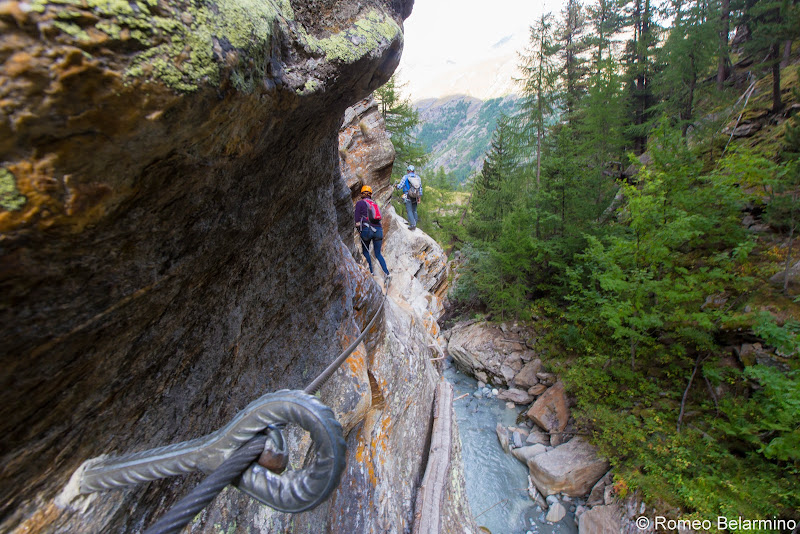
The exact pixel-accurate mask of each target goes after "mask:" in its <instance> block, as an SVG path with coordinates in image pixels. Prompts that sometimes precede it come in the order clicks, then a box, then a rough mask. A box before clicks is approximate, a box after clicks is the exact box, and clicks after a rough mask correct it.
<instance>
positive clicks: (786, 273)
mask: <svg viewBox="0 0 800 534" xmlns="http://www.w3.org/2000/svg"><path fill="white" fill-rule="evenodd" d="M792 204H793V205H796V204H797V193H796V192H795V193H793V194H792ZM789 224H790V227H789V250H788V251H787V252H786V264H785V265H784V267H783V294H784V295H786V296H787V297H788V296H789V266H790V265H791V264H792V245H793V244H794V227H795V217H794V206H793V207H792V210H791V220H790V222H789Z"/></svg>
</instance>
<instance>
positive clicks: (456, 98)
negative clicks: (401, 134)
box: [414, 95, 519, 183]
mask: <svg viewBox="0 0 800 534" xmlns="http://www.w3.org/2000/svg"><path fill="white" fill-rule="evenodd" d="M518 101H519V97H517V96H516V95H508V96H504V97H501V98H493V99H491V100H486V101H482V100H479V99H477V98H473V97H470V96H465V95H453V96H447V97H443V98H438V99H433V98H431V99H427V100H421V101H419V102H416V103H415V104H414V108H415V109H416V110H417V111H418V112H419V114H420V120H421V125H420V126H419V127H418V128H417V130H416V131H415V134H416V136H417V140H419V141H420V142H421V143H422V144H423V146H424V147H425V148H426V150H428V152H430V153H431V159H430V161H429V162H428V164H427V165H426V171H427V172H429V173H430V172H434V171H436V170H438V169H439V168H440V167H442V168H444V170H445V172H448V173H453V174H455V175H456V177H457V179H458V182H459V183H464V182H465V181H467V179H468V178H469V177H470V176H471V175H473V174H475V173H476V172H479V171H480V170H481V168H482V167H483V159H484V157H485V154H486V151H487V150H488V149H489V146H490V145H491V140H492V132H493V131H494V128H495V125H496V124H497V120H498V119H499V118H500V117H501V116H502V115H509V114H511V113H513V112H515V111H516V109H517V105H518Z"/></svg>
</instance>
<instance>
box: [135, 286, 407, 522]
mask: <svg viewBox="0 0 800 534" xmlns="http://www.w3.org/2000/svg"><path fill="white" fill-rule="evenodd" d="M390 280H391V277H389V279H387V283H386V288H385V290H384V294H383V298H382V299H381V303H380V305H379V306H378V309H377V310H375V313H374V314H373V316H372V319H371V320H370V321H369V323H367V326H365V327H364V329H363V330H362V331H361V333H360V334H359V336H358V337H357V338H356V339H355V340H354V341H353V342H352V343H351V344H350V345H349V346H348V347H347V348H346V349H345V350H344V352H342V353H341V354H340V355H339V356H338V357H337V358H336V359H335V360H334V361H333V362H332V363H331V364H330V365H328V367H326V368H325V370H324V371H322V373H320V374H319V375H318V376H317V378H315V379H314V380H313V381H312V382H311V383H310V384H309V385H308V386H306V388H305V389H304V390H303V391H304V392H305V393H308V394H309V395H314V394H316V393H317V391H319V390H320V388H322V386H323V385H324V384H325V382H327V381H328V379H329V378H330V377H331V375H333V373H334V372H336V370H337V369H338V368H339V367H340V366H341V365H342V363H343V362H344V361H345V360H346V359H347V358H348V357H349V356H350V355H351V354H352V353H353V351H355V350H356V347H358V345H359V344H360V343H361V342H362V341H363V340H364V338H365V337H366V335H367V333H368V332H369V330H370V329H371V328H372V325H373V324H375V320H376V319H377V318H378V315H380V312H381V310H382V309H383V305H384V304H385V303H386V299H387V298H388V296H389V287H388V286H389V281H390ZM266 441H267V436H266V435H263V434H260V435H257V436H255V437H254V438H253V439H251V440H250V441H248V442H247V443H246V444H245V445H243V446H242V447H241V448H240V449H239V450H237V451H236V452H235V453H233V454H232V455H231V456H230V457H229V458H228V459H227V460H225V461H224V462H223V463H222V464H221V465H220V466H219V467H218V468H217V469H216V470H215V471H214V472H213V473H211V474H210V475H209V476H208V477H206V478H205V479H204V480H203V481H202V482H201V483H200V484H198V485H197V486H196V487H195V488H194V489H193V490H192V491H191V492H189V494H188V495H186V496H185V497H183V498H182V499H181V500H180V501H178V502H177V503H176V504H175V505H174V506H173V507H172V508H170V510H169V511H168V512H167V513H166V514H164V515H163V516H162V517H161V519H159V520H158V521H156V522H155V523H154V524H153V525H151V526H150V527H149V528H148V529H147V530H146V531H145V532H144V534H177V533H178V532H180V531H181V529H183V527H185V526H186V525H187V524H188V523H189V521H191V520H192V519H193V518H194V517H195V516H196V515H197V514H198V513H200V511H201V510H203V508H205V507H206V506H208V505H209V504H210V503H211V501H213V500H214V498H216V496H217V495H219V493H220V492H221V491H222V490H223V489H225V487H226V486H227V485H228V484H231V483H233V482H234V481H236V480H237V479H238V478H239V477H241V476H242V474H243V473H244V472H245V471H246V470H247V468H248V467H250V465H251V464H252V463H253V462H255V461H256V460H257V459H258V457H259V456H260V455H261V453H262V452H263V451H264V445H265V444H266Z"/></svg>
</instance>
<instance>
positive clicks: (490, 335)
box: [447, 321, 541, 386]
mask: <svg viewBox="0 0 800 534" xmlns="http://www.w3.org/2000/svg"><path fill="white" fill-rule="evenodd" d="M447 350H448V352H449V353H450V355H451V356H452V357H453V360H454V361H455V363H456V365H457V366H458V367H460V368H461V369H462V370H463V371H464V372H466V373H467V374H470V375H472V376H474V377H476V378H477V379H478V380H482V381H483V382H488V383H491V384H494V385H505V386H513V385H514V377H515V376H517V374H518V373H519V372H520V371H521V370H522V369H523V367H524V366H525V364H526V363H528V362H530V361H532V360H533V359H534V357H535V354H534V352H533V351H532V350H530V349H529V348H528V347H527V346H526V345H525V343H523V342H522V341H521V340H519V339H514V338H513V337H512V336H511V335H510V334H509V333H507V332H503V328H502V326H492V325H489V324H488V323H485V322H474V321H467V322H464V323H458V324H456V325H455V326H454V327H453V328H452V329H451V330H450V339H449V342H448V345H447ZM540 365H541V364H540Z"/></svg>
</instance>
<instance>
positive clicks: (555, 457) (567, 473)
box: [528, 437, 609, 497]
mask: <svg viewBox="0 0 800 534" xmlns="http://www.w3.org/2000/svg"><path fill="white" fill-rule="evenodd" d="M608 465H609V464H608V461H606V460H605V459H602V458H599V457H598V456H597V450H596V449H595V448H594V447H593V446H592V445H590V444H589V443H588V442H586V441H585V440H583V439H581V438H580V437H576V438H572V439H571V440H569V441H568V442H566V443H564V444H562V445H559V446H558V447H555V448H553V449H551V450H549V451H547V452H545V453H544V454H539V455H536V456H534V457H533V458H531V459H530V460H529V461H528V469H529V470H530V475H531V480H533V483H534V484H535V485H536V487H537V488H538V489H539V491H541V492H542V493H543V494H544V495H553V494H556V493H564V494H566V495H569V496H570V497H580V496H582V495H585V494H586V493H587V492H588V491H589V490H591V489H592V486H593V485H594V483H595V482H597V480H598V479H599V478H600V477H602V476H603V474H604V473H605V472H606V471H608Z"/></svg>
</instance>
